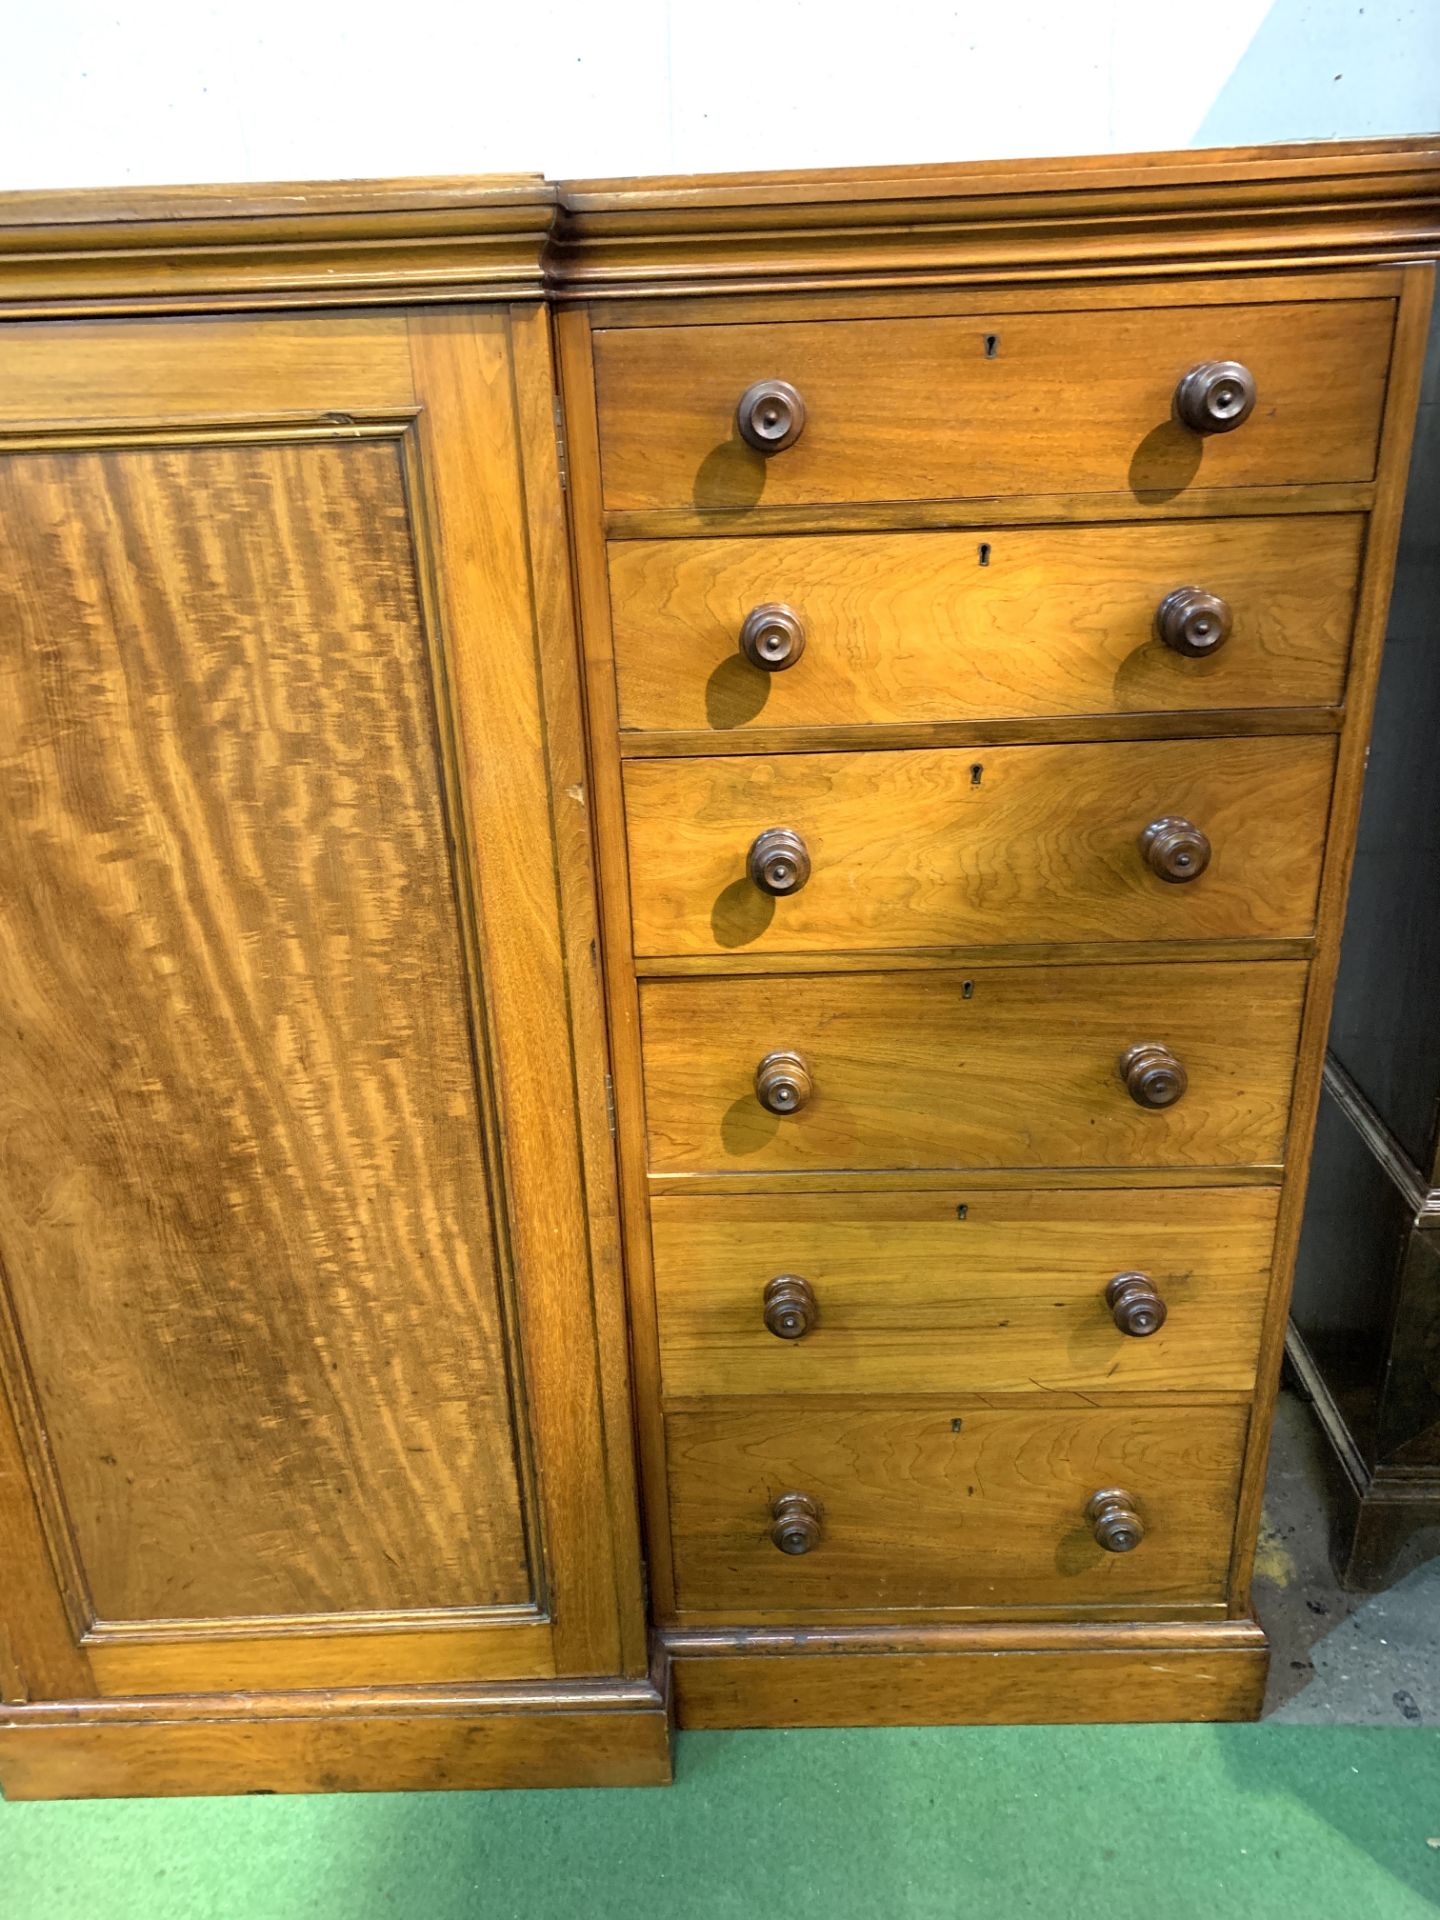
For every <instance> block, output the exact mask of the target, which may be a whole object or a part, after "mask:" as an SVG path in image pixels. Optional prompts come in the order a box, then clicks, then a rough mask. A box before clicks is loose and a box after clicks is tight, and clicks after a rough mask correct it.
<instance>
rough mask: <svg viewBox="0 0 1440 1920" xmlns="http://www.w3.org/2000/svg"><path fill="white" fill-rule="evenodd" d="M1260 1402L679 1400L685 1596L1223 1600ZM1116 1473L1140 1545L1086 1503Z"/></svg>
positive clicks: (724, 1608)
mask: <svg viewBox="0 0 1440 1920" xmlns="http://www.w3.org/2000/svg"><path fill="white" fill-rule="evenodd" d="M1248 1419H1249V1410H1248V1408H1245V1407H1186V1406H1178V1407H1164V1408H1151V1409H1139V1408H1137V1409H1133V1410H1126V1409H1124V1408H1114V1409H1111V1408H1083V1409H1078V1410H1077V1409H1066V1410H1063V1411H1060V1410H1051V1409H1040V1410H1034V1409H1028V1408H1026V1409H1021V1408H1015V1409H1006V1410H983V1411H979V1412H967V1413H965V1414H963V1415H953V1414H950V1413H948V1412H936V1411H930V1410H928V1409H927V1410H915V1409H913V1408H912V1409H896V1408H894V1407H889V1408H882V1409H874V1408H871V1409H863V1410H858V1411H857V1410H850V1411H844V1412H832V1411H824V1410H820V1411H811V1410H806V1409H798V1410H797V1409H795V1408H793V1407H792V1406H790V1405H787V1404H780V1403H776V1404H774V1405H771V1406H767V1407H764V1408H760V1409H751V1410H748V1411H745V1412H743V1413H740V1412H730V1411H719V1412H694V1413H683V1414H675V1415H672V1416H671V1418H670V1419H668V1420H667V1422H666V1437H667V1448H668V1458H669V1472H670V1523H671V1532H672V1538H673V1544H674V1554H675V1579H676V1600H677V1604H678V1606H679V1607H680V1609H681V1610H682V1611H686V1612H705V1613H713V1612H716V1611H719V1612H730V1613H746V1612H779V1613H786V1614H791V1613H794V1612H796V1611H797V1610H807V1609H819V1610H825V1609H828V1608H846V1609H856V1610H867V1611H868V1610H873V1609H885V1608H890V1607H925V1608H945V1607H978V1608H984V1609H985V1610H987V1611H1001V1612H1003V1611H1005V1610H1007V1609H1010V1608H1045V1609H1058V1610H1069V1609H1071V1608H1080V1607H1106V1608H1115V1607H1121V1608H1123V1607H1127V1606H1132V1605H1133V1606H1144V1605H1149V1604H1152V1603H1159V1604H1163V1603H1176V1602H1183V1603H1185V1604H1188V1605H1204V1604H1206V1603H1219V1602H1221V1601H1223V1599H1224V1598H1225V1589H1226V1581H1227V1575H1228V1571H1229V1563H1230V1544H1231V1534H1232V1531H1233V1527H1234V1519H1235V1502H1236V1494H1237V1490H1238V1485H1239V1478H1240V1463H1241V1455H1242V1452H1243V1449H1244V1443H1245V1433H1246V1426H1247V1423H1248ZM1106 1489H1120V1490H1123V1491H1124V1492H1125V1493H1126V1494H1127V1495H1128V1496H1129V1500H1128V1503H1127V1504H1128V1506H1129V1508H1130V1509H1131V1510H1132V1511H1133V1512H1134V1513H1135V1514H1137V1515H1138V1516H1139V1520H1140V1524H1141V1528H1142V1529H1143V1537H1142V1538H1141V1540H1140V1542H1139V1544H1138V1546H1136V1547H1134V1548H1133V1550H1132V1551H1129V1552H1111V1551H1107V1550H1106V1548H1105V1547H1104V1546H1102V1545H1101V1544H1100V1543H1099V1542H1098V1541H1097V1538H1096V1533H1095V1530H1094V1526H1093V1524H1092V1521H1091V1520H1090V1519H1088V1518H1087V1516H1086V1507H1087V1503H1088V1502H1089V1501H1090V1499H1091V1496H1092V1495H1093V1494H1095V1493H1097V1492H1099V1491H1101V1490H1106ZM786 1494H800V1495H803V1496H804V1497H805V1499H806V1500H807V1501H808V1502H810V1503H811V1506H812V1507H813V1510H814V1514H815V1516H816V1518H817V1523H818V1524H817V1527H816V1533H817V1537H816V1538H815V1539H814V1542H813V1544H811V1545H810V1546H809V1547H808V1550H807V1551H804V1552H801V1553H790V1552H784V1551H782V1550H781V1549H780V1548H779V1547H778V1546H777V1545H776V1544H774V1542H773V1541H772V1538H771V1529H772V1526H773V1525H774V1524H775V1522H774V1519H773V1517H772V1514H773V1507H774V1503H775V1502H776V1501H777V1500H779V1499H780V1498H781V1497H782V1496H784V1495H786ZM801 1514H802V1519H801V1524H800V1528H799V1531H804V1530H805V1525H806V1522H805V1518H804V1510H803V1509H801Z"/></svg>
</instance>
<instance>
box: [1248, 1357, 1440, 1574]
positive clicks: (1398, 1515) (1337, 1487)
mask: <svg viewBox="0 0 1440 1920" xmlns="http://www.w3.org/2000/svg"><path fill="white" fill-rule="evenodd" d="M1285 1359H1286V1362H1287V1364H1288V1366H1289V1367H1290V1369H1291V1371H1292V1373H1293V1374H1294V1377H1295V1380H1296V1383H1297V1384H1298V1386H1299V1388H1300V1391H1301V1392H1302V1393H1303V1394H1304V1396H1305V1398H1306V1399H1307V1400H1308V1401H1309V1403H1310V1411H1311V1413H1312V1414H1313V1415H1314V1418H1315V1424H1316V1426H1317V1427H1318V1428H1319V1429H1320V1437H1321V1440H1322V1442H1323V1443H1324V1458H1325V1462H1326V1466H1327V1468H1328V1477H1329V1481H1330V1492H1331V1496H1332V1511H1331V1516H1330V1526H1331V1533H1330V1555H1331V1560H1332V1562H1333V1564H1334V1567H1335V1572H1336V1576H1337V1578H1338V1579H1339V1582H1340V1585H1341V1586H1342V1587H1343V1588H1346V1589H1348V1590H1351V1591H1355V1592H1361V1593H1368V1592H1373V1591H1374V1590H1375V1589H1377V1588H1379V1587H1384V1586H1387V1585H1388V1584H1389V1583H1390V1581H1391V1579H1392V1578H1394V1577H1395V1575H1396V1571H1397V1569H1398V1568H1400V1567H1401V1566H1402V1555H1405V1554H1406V1553H1407V1551H1412V1552H1413V1551H1417V1550H1419V1549H1421V1548H1423V1547H1424V1545H1425V1544H1426V1543H1427V1542H1428V1541H1429V1539H1430V1536H1431V1535H1432V1534H1435V1535H1440V1474H1437V1473H1436V1471H1435V1469H1434V1468H1433V1467H1412V1468H1405V1467H1395V1466H1386V1465H1384V1464H1381V1465H1379V1466H1377V1467H1373V1468H1372V1467H1371V1466H1370V1465H1369V1464H1368V1463H1367V1461H1366V1459H1365V1456H1364V1455H1363V1454H1362V1452H1361V1451H1360V1448H1359V1447H1358V1445H1357V1444H1356V1442H1355V1438H1354V1436H1353V1435H1352V1433H1351V1431H1350V1424H1349V1422H1348V1421H1347V1419H1346V1418H1345V1414H1344V1412H1343V1410H1342V1408H1341V1407H1340V1404H1339V1402H1338V1401H1337V1400H1336V1399H1335V1396H1334V1394H1333V1393H1332V1392H1331V1391H1330V1387H1329V1384H1328V1382H1327V1381H1326V1378H1325V1373H1324V1370H1323V1369H1322V1368H1321V1366H1320V1365H1319V1363H1318V1361H1317V1360H1316V1359H1315V1357H1314V1355H1313V1354H1312V1353H1311V1351H1310V1348H1309V1346H1308V1344H1307V1343H1306V1340H1305V1336H1304V1334H1303V1333H1302V1332H1301V1331H1300V1329H1299V1327H1297V1326H1296V1325H1295V1323H1294V1321H1293V1320H1292V1321H1291V1322H1290V1326H1289V1329H1288V1331H1287V1333H1286V1338H1285Z"/></svg>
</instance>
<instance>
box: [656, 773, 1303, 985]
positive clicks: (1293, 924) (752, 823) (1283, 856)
mask: <svg viewBox="0 0 1440 1920" xmlns="http://www.w3.org/2000/svg"><path fill="white" fill-rule="evenodd" d="M1334 758H1335V746H1334V741H1333V740H1332V739H1326V738H1321V739H1314V738H1298V739H1297V738H1290V739H1258V740H1250V739H1220V740H1157V741H1139V742H1133V741H1132V742H1119V741H1117V742H1106V743H1103V744H1100V745H1093V744H1092V745H1083V746H1043V747H992V748H985V749H979V748H959V747H932V748H916V749H912V750H910V751H907V752H894V753H800V754H766V755H753V756H751V755H731V756H722V757H716V758H714V759H693V760H690V759H685V760H635V761H631V762H629V763H628V764H627V766H626V769H625V814H626V822H627V827H628V833H629V846H630V885H631V913H632V918H633V925H634V944H635V951H636V953H637V954H640V955H661V954H716V953H725V952H734V951H737V950H742V949H743V950H744V951H746V952H751V953H764V952H775V953H821V952H829V951H841V950H846V949H851V950H857V949H858V950H869V949H879V948H896V947H899V948H914V947H930V946H942V947H943V946H958V947H964V946H980V945H988V944H991V943H995V944H1004V945H1025V944H1027V943H1041V942H1046V941H1077V940H1078V941H1095V940H1200V939H1244V938H1265V937H1277V936H1304V935H1306V934H1308V933H1309V932H1310V931H1311V928H1312V926H1313V924H1314V919H1315V897H1316V891H1317V888H1318V885H1319V879H1320V859H1321V854H1322V852H1323V850H1324V844H1325V822H1326V816H1327V811H1328V806H1329V798H1330V779H1331V772H1332V769H1333V766H1334ZM1167 817H1168V818H1177V819H1183V820H1186V821H1188V822H1191V823H1193V824H1194V825H1195V826H1198V827H1199V828H1200V829H1201V830H1202V831H1203V833H1204V835H1205V836H1206V839H1207V840H1208V842H1209V845H1210V849H1211V851H1210V856H1209V865H1208V866H1207V867H1206V868H1205V870H1204V871H1203V872H1200V873H1198V874H1197V875H1196V877H1194V878H1192V879H1188V880H1184V881H1182V882H1178V883H1177V882H1176V881H1175V880H1173V879H1166V878H1163V877H1161V876H1160V875H1159V874H1158V873H1157V872H1156V871H1155V870H1153V869H1152V867H1151V865H1150V864H1148V863H1147V860H1146V858H1145V856H1144V852H1143V850H1142V844H1141V836H1142V835H1143V834H1144V832H1145V829H1146V828H1147V826H1149V825H1150V823H1151V822H1154V821H1158V820H1160V819H1162V818H1167ZM773 828H788V829H791V830H792V831H793V832H795V833H797V834H799V836H800V838H801V840H802V841H803V843H804V847H805V850H806V852H807V853H808V856H809V859H810V863H811V872H810V876H809V878H808V880H806V882H805V883H804V885H803V886H802V887H801V888H800V890H799V891H798V892H795V893H791V894H787V895H784V896H782V897H779V898H777V897H776V896H775V895H773V894H770V893H767V892H765V891H763V890H762V888H761V887H760V886H759V885H758V884H757V883H756V882H755V881H754V880H752V879H750V878H747V873H746V865H747V856H748V855H749V852H750V849H751V847H752V845H754V843H755V842H756V841H757V840H758V838H759V836H760V835H761V834H762V833H764V832H766V831H767V830H769V829H773Z"/></svg>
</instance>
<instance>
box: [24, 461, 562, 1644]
mask: <svg viewBox="0 0 1440 1920" xmlns="http://www.w3.org/2000/svg"><path fill="white" fill-rule="evenodd" d="M0 495H3V499H0V524H3V528H4V535H3V538H4V542H5V546H6V548H7V565H6V567H5V569H4V571H5V576H6V578H7V580H8V581H9V582H10V593H9V605H8V608H7V614H6V619H5V622H4V626H5V631H6V634H7V636H8V641H9V644H8V646H7V648H6V653H7V665H8V670H7V673H6V683H7V687H8V690H9V691H8V704H9V706H10V710H11V712H12V714H13V715H14V717H15V719H16V721H17V725H16V728H15V731H14V733H13V734H12V736H11V740H12V746H11V750H10V752H9V753H8V754H7V756H6V759H5V766H4V779H5V787H6V795H7V798H6V804H5V806H4V808H3V810H0V813H3V822H4V825H3V829H0V831H3V834H4V839H5V843H6V844H5V848H4V852H3V856H0V858H3V865H4V870H5V873H6V882H7V887H8V888H11V889H13V891H14V896H15V897H17V898H24V899H26V900H27V901H28V903H29V906H28V910H27V912H26V913H25V915H24V916H23V917H22V918H21V919H20V921H19V922H18V924H17V925H16V926H15V928H14V944H13V945H12V946H11V948H10V950H9V956H8V959H7V962H6V965H5V969H4V973H5V987H6V1001H7V1019H6V1022H5V1025H6V1046H5V1082H6V1103H7V1106H8V1109H9V1112H10V1114H11V1116H12V1124H11V1126H10V1127H9V1128H8V1129H7V1140H6V1150H5V1166H4V1178H3V1180H0V1195H3V1200H0V1209H3V1211H0V1244H3V1246H4V1249H5V1257H6V1264H7V1268H8V1271H9V1277H10V1283H11V1288H12V1292H13V1298H14V1304H15V1312H16V1318H17V1321H18V1325H19V1332H20V1336H21V1340H22V1343H23V1346H24V1349H25V1351H26V1353H27V1354H28V1357H29V1363H30V1366H31V1368H32V1369H33V1373H34V1378H35V1382H36V1391H37V1395H38V1399H39V1405H40V1410H41V1414H42V1418H43V1422H44V1427H45V1430H46V1432H47V1433H48V1436H49V1444H50V1446H51V1448H52V1449H53V1451H54V1455H55V1458H56V1462H57V1465H58V1470H59V1476H60V1480H61V1482H62V1484H63V1486H64V1489H65V1495H66V1501H67V1505H68V1509H69V1515H70V1521H71V1525H72V1527H73V1529H74V1532H75V1538H76V1544H77V1548H78V1552H79V1559H80V1562H81V1565H82V1567H83V1570H84V1576H85V1579H86V1581H87V1584H88V1588H89V1591H90V1595H91V1597H92V1599H93V1603H94V1606H95V1609H96V1611H97V1613H98V1615H99V1616H100V1617H101V1618H102V1619H109V1620H134V1619H146V1618H152V1617H153V1618H164V1617H189V1618H196V1617H223V1616H226V1615H247V1614H289V1613H295V1612H316V1611H318V1612H345V1611H351V1610H371V1609H384V1608H391V1607H399V1608H406V1607H417V1606H434V1605H438V1606H466V1605H471V1606H473V1605H493V1604H496V1603H511V1604H514V1603H517V1602H523V1601H526V1600H528V1599H529V1598H530V1595H531V1590H532V1583H531V1579H530V1575H529V1571H528V1568H527V1564H526V1549H525V1543H524V1532H523V1525H522V1520H521V1514H520V1505H519V1489H518V1485H517V1480H516V1467H515V1461H514V1444H515V1442H514V1435H513V1431H512V1426H513V1420H512V1415H511V1412H510V1407H509V1389H508V1385H507V1380H506V1360H505V1351H504V1341H503V1335H502V1330H501V1323H500V1309H499V1304H498V1299H497V1292H496V1277H495V1271H494V1264H493V1254H492V1251H491V1247H490V1239H489V1233H490V1228H489V1218H490V1202H489V1198H488V1194H487V1181H486V1175H485V1169H484V1165H483V1160H482V1157H481V1145H480V1125H481V1122H480V1114H479V1108H478V1096H477V1093H476V1089H475V1082H474V1058H473V1053H472V1036H471V1033H470V1030H469V1024H468V1019H467V1015H466V1011H465V1005H466V993H465V985H464V963H463V958H462V952H461V942H460V929H459V926H458V922H457V914H456V905H455V898H454V884H453V880H452V877H451V873H450V865H449V854H448V848H447V827H446V820H445V810H444V804H443V798H442V792H441V786H442V774H441V770H440V763H439V745H438V742H437V738H436V719H435V712H434V707H433V701H432V696H431V691H430V673H429V665H428V660H427V653H426V641H425V636H424V632H423V628H422V625H421V615H420V609H419V605H418V601H417V594H416V585H415V576H414V561H413V558H412V554H411V547H410V530H409V524H408V517H407V511H406V505H405V496H404V487H403V480H402V474H401V470H400V462H399V453H398V448H397V446H396V445H395V444H394V443H389V444H383V443H382V444H379V445H369V446H367V445H358V446H334V445H332V446H306V447H302V448H298V449H295V448H285V447H268V448H248V447H241V448H234V449H226V448H220V447H211V448H204V449H193V450H164V449H160V450H155V451H150V450H135V451H117V452H111V453H99V452H79V453H58V454H54V455H48V456H40V455H33V454H32V455H24V456H18V455H17V456H12V457H11V458H10V459H7V460H0ZM417 1273H424V1274H425V1276H426V1286H425V1294H424V1295H423V1296H422V1297H417V1296H416V1293H415V1290H414V1278H413V1276H414V1275H415V1274H417ZM222 1512H223V1514H224V1516H225V1523H224V1525H223V1526H221V1527H216V1526H215V1525H214V1518H215V1516H216V1515H217V1514H218V1513H222Z"/></svg>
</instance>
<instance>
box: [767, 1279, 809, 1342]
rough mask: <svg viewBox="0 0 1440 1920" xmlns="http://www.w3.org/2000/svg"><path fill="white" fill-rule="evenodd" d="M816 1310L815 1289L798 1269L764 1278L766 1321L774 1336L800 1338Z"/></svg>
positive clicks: (779, 1338) (806, 1331)
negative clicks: (802, 1276) (801, 1275)
mask: <svg viewBox="0 0 1440 1920" xmlns="http://www.w3.org/2000/svg"><path fill="white" fill-rule="evenodd" d="M818 1314H819V1308H818V1307H817V1306H816V1304H815V1290H814V1288H813V1287H812V1286H811V1285H810V1282H809V1281H808V1280H802V1279H801V1278H800V1276H799V1274H798V1273H777V1274H776V1276H775V1278H774V1279H773V1280H767V1281H766V1282H765V1324H766V1326H767V1327H768V1328H769V1329H770V1331H771V1333H773V1334H774V1336H775V1338H776V1339H777V1340H803V1339H804V1338H805V1336H806V1334H807V1333H809V1331H810V1329H811V1328H812V1327H813V1326H814V1324H815V1321H816V1318H817V1316H818Z"/></svg>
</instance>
